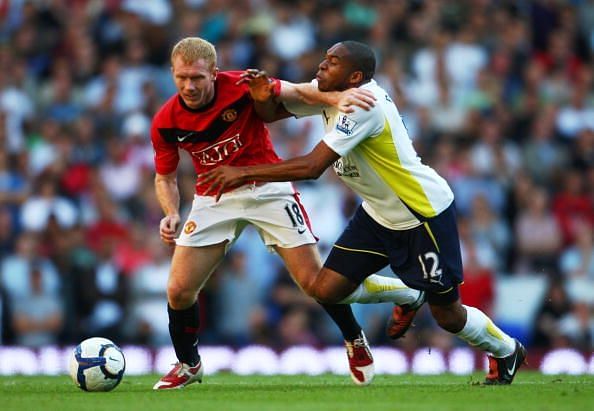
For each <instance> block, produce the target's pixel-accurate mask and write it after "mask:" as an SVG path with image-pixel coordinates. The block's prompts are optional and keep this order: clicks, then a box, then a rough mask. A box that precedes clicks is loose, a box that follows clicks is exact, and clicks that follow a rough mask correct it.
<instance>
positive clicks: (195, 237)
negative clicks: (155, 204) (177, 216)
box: [175, 182, 316, 248]
mask: <svg viewBox="0 0 594 411" xmlns="http://www.w3.org/2000/svg"><path fill="white" fill-rule="evenodd" d="M248 224H251V225H253V226H254V227H255V228H256V229H257V231H258V233H259V234H260V237H261V238H262V240H263V241H264V244H265V245H266V246H268V247H269V248H272V247H273V246H279V247H282V248H293V247H298V246H300V245H304V244H315V243H316V238H315V236H314V235H313V233H312V231H311V228H310V227H309V225H308V218H307V214H306V212H305V209H304V208H303V206H302V205H301V204H300V202H299V198H298V194H297V193H296V192H295V190H294V189H293V186H292V184H291V183H285V182H282V183H266V184H262V185H255V184H250V185H246V186H242V187H240V188H238V189H236V190H233V191H230V192H228V193H225V194H223V195H222V196H221V199H220V200H219V202H215V198H214V197H212V196H199V195H194V201H193V202H192V209H191V210H190V213H189V215H188V218H187V219H186V222H185V223H184V225H183V227H182V230H181V233H180V235H179V237H178V238H177V239H176V240H175V242H176V244H177V245H181V246H187V247H203V246H207V245H213V244H220V243H222V242H224V241H228V242H229V243H228V247H229V246H230V245H231V244H233V243H234V242H235V240H236V239H237V238H238V237H239V235H240V234H241V232H242V231H243V229H244V228H245V227H246V226H247V225H248Z"/></svg>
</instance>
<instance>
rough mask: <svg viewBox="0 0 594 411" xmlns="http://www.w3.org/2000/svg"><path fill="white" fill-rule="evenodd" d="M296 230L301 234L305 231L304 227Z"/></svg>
mask: <svg viewBox="0 0 594 411" xmlns="http://www.w3.org/2000/svg"><path fill="white" fill-rule="evenodd" d="M297 232H298V233H299V234H303V233H305V228H303V229H297Z"/></svg>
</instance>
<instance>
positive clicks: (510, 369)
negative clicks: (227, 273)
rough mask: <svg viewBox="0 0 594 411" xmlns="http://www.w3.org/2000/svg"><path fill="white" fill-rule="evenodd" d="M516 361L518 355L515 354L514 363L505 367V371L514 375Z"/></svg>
mask: <svg viewBox="0 0 594 411" xmlns="http://www.w3.org/2000/svg"><path fill="white" fill-rule="evenodd" d="M517 361H518V357H517V356H516V358H514V364H513V365H512V367H511V368H508V369H507V372H508V373H509V374H510V375H514V371H516V362H517Z"/></svg>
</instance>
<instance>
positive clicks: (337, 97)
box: [279, 81, 375, 113]
mask: <svg viewBox="0 0 594 411" xmlns="http://www.w3.org/2000/svg"><path fill="white" fill-rule="evenodd" d="M281 83H282V85H281V89H280V96H279V98H280V99H281V100H282V101H298V102H301V103H304V104H308V105H320V106H333V107H336V108H338V110H340V111H342V112H343V113H352V112H353V111H354V108H355V107H361V108H362V109H363V110H370V109H371V107H373V106H374V105H375V96H374V95H373V93H372V92H371V91H369V90H366V89H362V88H358V87H354V88H350V89H347V90H344V91H320V90H319V89H318V88H317V87H316V86H315V85H314V84H312V83H298V84H295V83H290V82H288V81H282V82H281Z"/></svg>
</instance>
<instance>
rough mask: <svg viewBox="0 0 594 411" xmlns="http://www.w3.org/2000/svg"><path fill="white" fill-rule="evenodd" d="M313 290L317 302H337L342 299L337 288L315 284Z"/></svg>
mask: <svg viewBox="0 0 594 411" xmlns="http://www.w3.org/2000/svg"><path fill="white" fill-rule="evenodd" d="M312 291H313V295H312V297H313V298H315V299H316V301H317V302H319V303H322V304H337V303H338V302H340V300H342V298H340V296H339V295H337V294H336V292H335V290H333V289H331V288H329V287H322V286H320V285H315V286H314V288H313V290H312Z"/></svg>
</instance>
